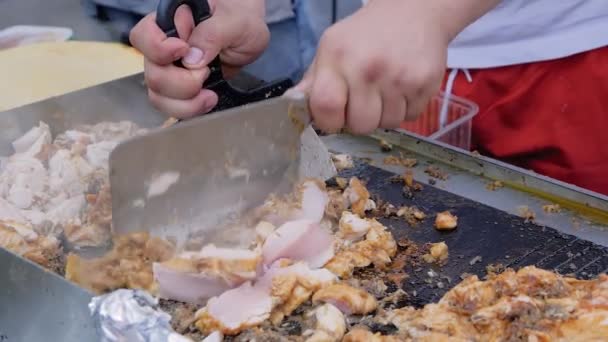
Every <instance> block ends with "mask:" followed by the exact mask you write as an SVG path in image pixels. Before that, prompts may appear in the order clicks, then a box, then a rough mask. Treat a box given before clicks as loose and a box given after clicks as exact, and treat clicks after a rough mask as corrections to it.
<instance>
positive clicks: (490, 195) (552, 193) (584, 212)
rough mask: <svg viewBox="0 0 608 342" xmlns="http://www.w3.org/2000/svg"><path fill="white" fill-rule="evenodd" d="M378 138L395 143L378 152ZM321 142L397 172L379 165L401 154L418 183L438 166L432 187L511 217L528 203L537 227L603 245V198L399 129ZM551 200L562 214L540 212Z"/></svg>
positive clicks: (607, 208)
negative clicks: (441, 176)
mask: <svg viewBox="0 0 608 342" xmlns="http://www.w3.org/2000/svg"><path fill="white" fill-rule="evenodd" d="M380 138H382V139H385V140H386V141H389V142H391V143H393V144H394V147H395V148H394V150H393V151H392V152H391V153H383V152H381V151H380V147H379V144H378V139H380ZM322 140H323V141H324V143H325V144H326V145H327V147H328V148H329V149H330V151H332V152H336V153H348V154H351V155H352V156H353V157H359V158H367V159H369V160H370V162H371V163H372V164H373V165H375V166H377V167H380V168H382V169H385V170H388V171H391V172H394V173H397V174H402V173H403V172H404V171H405V168H404V167H402V166H394V165H386V164H384V162H383V161H384V159H385V158H386V157H387V156H389V155H391V154H392V155H399V154H400V153H402V154H403V155H404V156H406V157H410V158H416V159H417V160H418V165H417V166H416V167H414V168H413V169H412V171H413V174H414V179H416V180H417V181H419V182H421V183H423V184H427V183H428V179H430V177H429V175H428V174H426V173H425V172H424V171H425V169H426V168H427V166H429V165H434V166H437V167H439V168H440V169H441V170H443V171H445V173H446V174H448V179H447V180H445V181H442V180H437V179H436V180H435V181H436V185H435V186H437V187H439V188H440V189H443V190H446V191H448V192H451V193H454V194H457V195H460V196H463V197H465V198H469V199H472V200H474V201H477V202H480V203H483V204H486V205H488V206H491V207H493V208H496V209H499V210H502V211H505V212H508V213H511V214H514V215H518V214H519V207H521V206H527V207H528V208H530V209H531V210H532V211H534V212H535V213H536V219H535V222H536V223H537V224H538V225H540V226H548V227H552V228H555V229H557V230H559V231H561V232H564V233H567V234H571V235H574V236H577V237H579V238H583V239H586V240H590V241H593V242H595V243H598V244H600V245H603V246H608V225H607V222H608V221H607V220H606V218H608V197H606V196H603V195H600V194H597V193H594V192H590V191H587V190H584V189H580V188H577V187H575V186H572V185H569V184H565V183H563V182H559V181H557V180H554V179H551V178H547V177H544V176H541V175H538V174H536V173H534V172H530V171H528V170H524V169H521V168H517V167H514V166H512V165H508V164H505V163H501V162H499V161H496V160H493V159H490V158H485V157H481V156H475V155H473V154H471V153H470V152H468V151H464V150H460V149H457V148H454V147H452V146H448V145H445V144H442V143H439V142H435V141H430V140H428V139H425V138H422V137H419V136H414V135H411V134H405V133H402V132H396V131H391V132H384V131H378V132H376V134H375V135H374V137H357V136H350V135H330V136H325V137H322ZM493 180H501V181H504V182H505V186H504V188H501V189H498V190H496V191H490V190H488V189H487V185H488V184H489V183H490V182H492V181H493ZM553 203H560V205H561V206H562V210H561V212H560V213H545V212H544V211H543V209H542V206H543V205H546V204H553ZM539 229H541V228H539Z"/></svg>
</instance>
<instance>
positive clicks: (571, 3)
mask: <svg viewBox="0 0 608 342" xmlns="http://www.w3.org/2000/svg"><path fill="white" fill-rule="evenodd" d="M607 45H608V0H503V1H502V3H500V4H499V5H498V6H497V7H496V8H495V9H494V10H492V11H490V12H489V13H487V14H486V15H484V16H483V17H481V18H480V19H479V20H477V21H476V22H474V23H473V24H471V25H470V26H469V27H467V28H466V29H465V30H464V31H463V32H461V33H460V35H458V36H457V37H456V38H455V39H454V40H453V41H452V43H451V44H450V46H449V49H448V67H449V68H454V69H455V68H459V69H472V68H489V67H499V66H507V65H514V64H522V63H528V62H537V61H544V60H550V59H556V58H562V57H566V56H570V55H573V54H577V53H580V52H584V51H589V50H593V49H596V48H599V47H603V46H607Z"/></svg>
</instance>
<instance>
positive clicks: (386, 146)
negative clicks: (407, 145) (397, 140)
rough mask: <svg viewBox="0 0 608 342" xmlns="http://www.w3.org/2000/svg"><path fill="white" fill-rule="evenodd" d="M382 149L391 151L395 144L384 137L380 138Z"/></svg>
mask: <svg viewBox="0 0 608 342" xmlns="http://www.w3.org/2000/svg"><path fill="white" fill-rule="evenodd" d="M380 149H381V150H382V152H390V151H392V150H393V145H391V144H390V143H389V142H388V141H386V140H384V139H380Z"/></svg>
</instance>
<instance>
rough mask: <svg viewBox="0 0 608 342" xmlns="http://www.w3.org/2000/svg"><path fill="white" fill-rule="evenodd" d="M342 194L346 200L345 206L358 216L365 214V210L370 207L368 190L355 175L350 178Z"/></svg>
mask: <svg viewBox="0 0 608 342" xmlns="http://www.w3.org/2000/svg"><path fill="white" fill-rule="evenodd" d="M342 195H343V196H344V199H345V201H346V207H347V208H351V210H352V212H353V213H355V214H357V215H359V216H360V217H363V216H365V211H366V210H369V209H371V208H370V203H369V201H370V198H369V191H367V188H366V187H365V185H363V183H362V182H361V181H360V180H359V179H358V178H357V177H352V178H351V179H350V181H349V182H348V187H347V188H346V190H344V193H343V194H342Z"/></svg>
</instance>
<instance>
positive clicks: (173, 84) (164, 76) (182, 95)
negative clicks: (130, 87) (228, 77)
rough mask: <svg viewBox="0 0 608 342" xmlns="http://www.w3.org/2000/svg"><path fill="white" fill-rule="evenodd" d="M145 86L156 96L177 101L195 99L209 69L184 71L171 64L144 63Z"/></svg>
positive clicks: (146, 61)
mask: <svg viewBox="0 0 608 342" xmlns="http://www.w3.org/2000/svg"><path fill="white" fill-rule="evenodd" d="M144 70H145V72H144V75H145V78H146V85H147V86H148V87H149V88H150V89H152V90H153V91H154V92H156V93H158V94H162V95H163V96H167V97H170V98H174V99H179V100H187V99H191V98H193V97H195V96H196V95H197V94H198V93H199V92H200V91H201V88H202V86H203V82H204V81H205V80H206V79H207V77H208V76H209V68H202V69H192V70H190V69H185V68H179V67H176V66H174V65H172V64H168V65H158V64H155V63H152V62H150V61H148V60H145V62H144Z"/></svg>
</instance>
